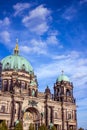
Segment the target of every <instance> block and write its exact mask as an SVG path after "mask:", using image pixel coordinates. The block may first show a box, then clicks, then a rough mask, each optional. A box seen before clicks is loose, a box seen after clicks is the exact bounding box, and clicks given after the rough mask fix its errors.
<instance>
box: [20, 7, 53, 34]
mask: <svg viewBox="0 0 87 130" xmlns="http://www.w3.org/2000/svg"><path fill="white" fill-rule="evenodd" d="M50 14H51V12H50V10H48V9H47V8H46V7H44V6H43V5H40V6H38V7H36V8H35V9H33V10H32V11H30V12H29V15H27V16H25V17H24V18H23V19H22V23H23V24H24V26H26V27H28V29H29V30H30V31H31V32H34V33H35V34H38V35H42V34H44V33H45V32H47V30H48V28H49V25H48V21H49V19H50V18H51V16H50Z"/></svg>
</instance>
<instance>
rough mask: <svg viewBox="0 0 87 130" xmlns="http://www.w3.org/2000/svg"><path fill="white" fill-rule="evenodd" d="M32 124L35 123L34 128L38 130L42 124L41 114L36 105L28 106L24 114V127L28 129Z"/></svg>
mask: <svg viewBox="0 0 87 130" xmlns="http://www.w3.org/2000/svg"><path fill="white" fill-rule="evenodd" d="M30 124H33V125H34V129H35V130H38V127H39V125H40V114H39V112H38V110H37V109H36V108H34V107H29V108H27V109H26V111H25V112H24V115H23V129H24V130H28V129H29V125H30Z"/></svg>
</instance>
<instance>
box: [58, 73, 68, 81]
mask: <svg viewBox="0 0 87 130" xmlns="http://www.w3.org/2000/svg"><path fill="white" fill-rule="evenodd" d="M57 81H59V82H60V81H68V82H70V80H69V78H68V77H67V76H66V75H64V74H61V75H60V76H59V77H58V78H57Z"/></svg>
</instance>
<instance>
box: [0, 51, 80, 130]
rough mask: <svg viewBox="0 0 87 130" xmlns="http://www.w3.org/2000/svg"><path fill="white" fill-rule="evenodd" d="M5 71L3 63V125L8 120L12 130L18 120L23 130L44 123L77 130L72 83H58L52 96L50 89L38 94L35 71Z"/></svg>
mask: <svg viewBox="0 0 87 130" xmlns="http://www.w3.org/2000/svg"><path fill="white" fill-rule="evenodd" d="M17 51H18V50H17V49H15V52H16V53H17ZM8 63H9V61H8ZM2 68H3V63H2V64H1V63H0V88H1V90H0V122H2V121H3V120H5V121H6V123H7V125H8V127H9V129H13V128H14V126H15V125H16V124H17V123H18V121H19V120H20V121H22V123H23V128H24V130H28V128H29V125H30V123H33V124H34V128H35V130H38V127H39V126H40V125H41V124H43V123H44V124H46V126H47V127H48V128H50V127H51V126H52V125H55V126H56V128H57V130H69V129H70V128H72V130H76V129H77V118H76V117H77V114H76V102H75V99H74V97H73V84H72V83H71V82H70V81H68V80H66V79H65V80H64V79H61V80H57V81H56V83H55V84H54V86H53V89H54V93H53V94H51V92H50V89H49V87H48V86H47V88H46V89H45V92H39V91H38V83H37V78H36V76H35V74H34V72H33V73H29V72H27V71H26V70H25V69H23V68H22V69H19V70H16V69H11V68H8V67H6V68H5V69H2ZM62 76H63V77H64V75H63V74H62Z"/></svg>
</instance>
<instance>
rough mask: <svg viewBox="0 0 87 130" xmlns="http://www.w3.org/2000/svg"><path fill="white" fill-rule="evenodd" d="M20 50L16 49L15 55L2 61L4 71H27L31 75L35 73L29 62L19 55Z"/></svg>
mask: <svg viewBox="0 0 87 130" xmlns="http://www.w3.org/2000/svg"><path fill="white" fill-rule="evenodd" d="M16 46H17V45H16ZM18 52H19V50H18V48H17V49H16V48H15V49H14V54H13V55H9V56H7V57H5V58H4V59H2V60H1V63H2V71H3V70H6V69H8V70H17V71H22V70H24V71H26V72H29V73H33V68H32V66H31V64H30V63H29V61H28V60H26V59H25V58H24V57H22V56H20V55H19V54H18Z"/></svg>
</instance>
